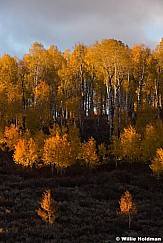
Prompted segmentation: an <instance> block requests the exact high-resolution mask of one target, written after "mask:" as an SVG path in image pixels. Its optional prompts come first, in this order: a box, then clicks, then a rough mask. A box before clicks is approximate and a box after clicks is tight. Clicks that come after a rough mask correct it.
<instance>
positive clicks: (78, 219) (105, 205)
mask: <svg viewBox="0 0 163 243" xmlns="http://www.w3.org/2000/svg"><path fill="white" fill-rule="evenodd" d="M46 189H51V192H52V196H53V198H54V199H55V201H56V202H57V204H58V207H59V217H58V219H57V220H56V222H55V223H54V224H53V225H52V226H49V225H47V224H46V223H45V222H43V221H42V220H41V218H40V217H39V216H38V215H37V213H36V211H35V210H36V209H37V208H38V207H39V203H40V200H41V197H42V193H43V192H44V191H45V190H46ZM126 190H128V191H129V192H130V193H131V194H132V196H133V199H134V201H135V202H136V204H137V208H138V213H137V215H135V216H134V217H133V218H132V222H131V229H130V230H129V229H128V221H127V218H126V217H122V216H118V214H117V211H118V210H119V203H118V201H119V199H120V197H121V195H122V194H123V193H124V191H126ZM162 191H163V181H161V180H160V181H158V180H157V179H155V178H154V177H153V175H152V173H151V171H150V169H149V167H148V165H141V164H139V165H134V164H133V165H128V164H126V163H121V164H119V165H118V168H117V169H116V168H115V166H114V163H113V164H112V163H111V162H110V164H108V165H105V166H101V167H99V168H96V169H94V170H92V171H90V170H88V169H86V168H84V167H82V166H73V167H71V168H69V169H68V170H67V171H66V173H65V174H63V175H57V174H56V173H54V174H53V175H52V174H51V172H50V168H48V169H41V170H40V171H37V170H33V171H26V170H23V169H22V168H18V167H17V166H15V165H14V164H13V163H12V162H11V161H9V162H7V160H6V161H5V162H3V160H2V161H1V165H0V242H11V243H17V242H28V243H35V242H38V243H42V242H47V243H48V242H50V243H52V242H54V243H55V242H56V243H60V242H61V243H62V242H63V243H66V242H70V243H78V242H79V243H87V242H92V243H93V242H95V243H100V242H116V241H115V238H116V236H133V237H137V236H151V237H158V236H162V235H163V227H162V225H163V207H162V202H163V193H162Z"/></svg>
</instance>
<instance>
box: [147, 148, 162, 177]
mask: <svg viewBox="0 0 163 243" xmlns="http://www.w3.org/2000/svg"><path fill="white" fill-rule="evenodd" d="M150 168H151V170H152V171H153V173H154V174H156V176H157V177H158V178H159V177H160V175H161V174H163V149H162V148H159V149H157V151H156V156H155V157H154V159H153V160H152V163H151V165H150Z"/></svg>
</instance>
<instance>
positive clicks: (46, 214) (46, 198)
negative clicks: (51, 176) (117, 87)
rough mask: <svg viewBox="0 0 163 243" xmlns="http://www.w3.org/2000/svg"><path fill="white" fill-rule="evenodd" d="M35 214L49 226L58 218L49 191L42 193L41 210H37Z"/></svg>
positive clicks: (56, 208) (56, 209)
mask: <svg viewBox="0 0 163 243" xmlns="http://www.w3.org/2000/svg"><path fill="white" fill-rule="evenodd" d="M36 212H37V214H38V215H39V216H40V217H41V218H42V220H43V221H45V222H48V223H49V224H53V223H54V222H55V220H56V218H57V217H58V207H57V205H56V204H55V203H54V200H53V198H52V196H51V191H50V190H46V191H45V192H44V193H43V197H42V201H41V208H39V209H37V210H36Z"/></svg>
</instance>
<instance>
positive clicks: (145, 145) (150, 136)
mask: <svg viewBox="0 0 163 243" xmlns="http://www.w3.org/2000/svg"><path fill="white" fill-rule="evenodd" d="M159 140H160V136H159V134H158V133H157V130H156V127H155V126H154V125H147V126H146V129H145V133H144V137H143V140H142V145H141V146H142V160H143V161H145V162H146V161H149V160H151V158H153V157H154V155H155V154H156V150H157V148H159V142H160V141H159Z"/></svg>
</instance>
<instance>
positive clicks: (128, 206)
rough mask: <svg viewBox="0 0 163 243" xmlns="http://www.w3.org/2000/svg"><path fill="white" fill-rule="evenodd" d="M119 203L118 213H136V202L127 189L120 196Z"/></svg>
mask: <svg viewBox="0 0 163 243" xmlns="http://www.w3.org/2000/svg"><path fill="white" fill-rule="evenodd" d="M119 205H120V213H121V214H126V215H128V214H136V213H137V207H136V204H135V203H134V202H133V200H132V195H131V194H130V192H129V191H125V193H124V194H123V195H122V196H121V199H120V201H119Z"/></svg>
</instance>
